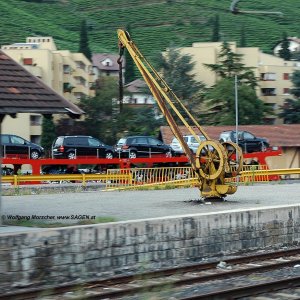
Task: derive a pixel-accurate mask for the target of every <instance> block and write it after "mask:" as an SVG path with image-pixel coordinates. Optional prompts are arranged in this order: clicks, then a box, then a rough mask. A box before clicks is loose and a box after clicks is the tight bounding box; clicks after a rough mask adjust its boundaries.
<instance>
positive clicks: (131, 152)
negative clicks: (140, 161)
mask: <svg viewBox="0 0 300 300" xmlns="http://www.w3.org/2000/svg"><path fill="white" fill-rule="evenodd" d="M128 157H129V158H137V154H136V152H135V151H130V152H129V154H128Z"/></svg>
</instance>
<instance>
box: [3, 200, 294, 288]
mask: <svg viewBox="0 0 300 300" xmlns="http://www.w3.org/2000/svg"><path fill="white" fill-rule="evenodd" d="M299 224H300V206H295V205H290V206H282V207H281V206H280V207H272V208H264V209H259V210H258V209H249V210H240V211H225V212H222V213H208V214H197V215H186V216H178V217H166V218H156V219H147V220H138V221H132V222H116V223H106V224H98V225H86V226H74V227H64V228H56V229H46V230H45V229H41V230H37V231H28V232H26V233H25V232H24V233H13V234H0V289H2V290H3V288H4V289H9V288H11V287H12V286H15V287H16V286H24V285H25V286H26V285H28V284H29V283H31V282H37V283H43V284H56V283H66V282H68V281H73V280H79V279H80V280H85V279H89V278H93V277H95V276H99V274H101V276H107V275H111V274H120V273H122V272H128V271H129V270H131V269H132V270H142V269H145V268H146V269H151V268H156V267H162V266H170V265H177V264H183V263H188V262H193V261H199V260H201V259H202V258H207V257H209V256H217V255H221V254H222V253H223V254H231V253H234V252H238V251H245V250H247V249H260V248H265V247H270V246H281V245H292V244H297V243H299V242H300V229H299Z"/></svg>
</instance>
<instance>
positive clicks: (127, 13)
mask: <svg viewBox="0 0 300 300" xmlns="http://www.w3.org/2000/svg"><path fill="white" fill-rule="evenodd" d="M229 6H230V1H229V0H228V1H220V0H206V1H196V0H186V1H179V0H174V1H170V0H169V1H168V0H149V1H143V0H128V1H125V2H124V1H120V0H102V1H94V0H57V1H22V0H9V1H2V2H1V20H0V22H1V23H0V25H1V26H0V44H1V45H4V44H11V43H15V42H24V41H25V38H26V37H28V36H36V35H43V36H52V37H54V39H55V42H56V44H57V46H58V49H60V50H62V49H69V50H71V51H74V52H76V51H78V45H79V39H80V26H81V21H82V20H86V21H87V31H88V37H89V45H90V48H91V51H92V52H109V53H117V52H118V43H117V33H116V30H117V28H126V27H127V26H128V23H129V22H130V27H131V31H132V32H131V36H132V38H133V39H134V40H135V42H136V43H137V45H138V47H139V48H140V49H141V50H142V51H143V54H144V55H146V56H147V57H149V58H150V56H151V57H154V55H155V53H156V52H159V51H164V50H165V49H166V48H167V47H169V46H170V45H173V46H191V44H192V43H193V42H207V41H211V38H212V35H213V24H214V22H215V16H216V14H217V15H218V17H219V33H220V39H221V40H226V41H240V36H241V30H240V28H241V27H242V26H244V28H246V31H245V36H246V38H247V46H248V47H251V46H252V47H259V48H261V49H262V50H263V51H264V52H268V53H270V52H271V51H272V47H273V46H274V45H275V43H277V42H278V41H279V40H281V39H282V32H286V33H287V34H288V35H289V36H299V28H298V23H297V20H298V19H299V16H300V1H292V0H288V1H286V2H285V3H284V5H282V1H279V0H270V1H268V2H265V1H259V0H253V1H243V3H241V4H240V8H241V9H244V10H271V11H282V13H283V14H284V15H283V17H278V16H275V15H265V16H264V15H255V14H245V15H233V14H232V13H230V12H229Z"/></svg>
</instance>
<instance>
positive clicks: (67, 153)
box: [52, 135, 114, 159]
mask: <svg viewBox="0 0 300 300" xmlns="http://www.w3.org/2000/svg"><path fill="white" fill-rule="evenodd" d="M52 155H53V157H54V158H69V159H74V158H76V157H80V156H85V157H98V158H108V159H111V158H113V157H114V148H113V147H112V146H109V145H106V144H104V143H103V142H101V141H100V140H98V139H96V138H94V137H92V136H84V135H76V136H59V137H57V138H56V139H55V140H54V141H53V143H52Z"/></svg>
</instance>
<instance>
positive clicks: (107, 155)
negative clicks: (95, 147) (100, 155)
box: [105, 152, 114, 159]
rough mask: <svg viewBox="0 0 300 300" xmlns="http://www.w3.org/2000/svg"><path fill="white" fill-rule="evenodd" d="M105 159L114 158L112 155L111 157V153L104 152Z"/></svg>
mask: <svg viewBox="0 0 300 300" xmlns="http://www.w3.org/2000/svg"><path fill="white" fill-rule="evenodd" d="M105 158H107V159H112V158H114V155H113V153H112V152H106V153H105Z"/></svg>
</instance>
